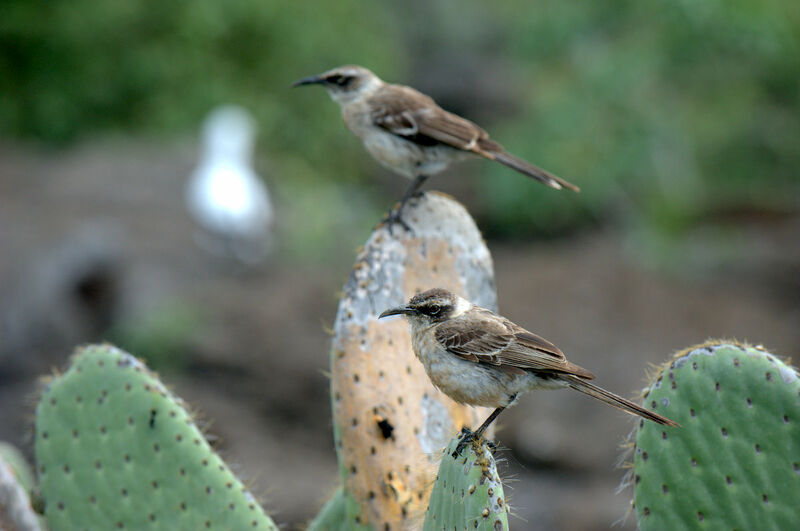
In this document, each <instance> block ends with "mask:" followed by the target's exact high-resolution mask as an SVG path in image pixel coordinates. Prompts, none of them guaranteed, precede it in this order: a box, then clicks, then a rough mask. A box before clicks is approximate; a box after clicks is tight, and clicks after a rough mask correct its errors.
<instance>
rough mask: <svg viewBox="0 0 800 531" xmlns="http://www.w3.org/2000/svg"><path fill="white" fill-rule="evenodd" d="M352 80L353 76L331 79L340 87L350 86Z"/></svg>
mask: <svg viewBox="0 0 800 531" xmlns="http://www.w3.org/2000/svg"><path fill="white" fill-rule="evenodd" d="M352 80H353V76H336V77H335V78H334V79H333V82H334V83H336V84H337V85H339V86H340V87H346V86H347V85H349V84H350V82H351V81H352Z"/></svg>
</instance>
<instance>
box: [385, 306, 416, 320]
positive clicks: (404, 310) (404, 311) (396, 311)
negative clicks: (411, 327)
mask: <svg viewBox="0 0 800 531" xmlns="http://www.w3.org/2000/svg"><path fill="white" fill-rule="evenodd" d="M414 312H416V310H415V309H414V308H409V307H408V306H399V307H397V308H389V309H388V310H386V311H385V312H383V313H382V314H380V315H379V316H378V319H383V318H384V317H389V316H390V315H408V314H411V313H414Z"/></svg>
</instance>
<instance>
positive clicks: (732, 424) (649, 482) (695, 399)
mask: <svg viewBox="0 0 800 531" xmlns="http://www.w3.org/2000/svg"><path fill="white" fill-rule="evenodd" d="M645 403H646V405H649V406H650V408H651V409H654V410H655V411H658V412H659V413H662V414H664V415H667V416H669V417H670V418H672V419H674V420H675V421H677V422H679V423H680V424H681V425H682V427H680V428H668V427H664V426H659V425H656V424H653V423H651V422H644V423H641V424H640V428H639V430H638V433H637V435H636V445H635V447H634V448H635V453H634V469H633V482H634V506H635V510H636V517H637V520H638V523H639V527H640V529H643V530H648V529H689V528H692V529H694V528H701V527H702V528H708V529H797V528H798V525H800V524H799V523H798V522H800V518H799V517H798V514H800V513H798V503H799V502H800V379H798V376H797V374H796V372H795V371H794V369H792V368H791V367H789V366H787V365H786V364H784V363H783V362H781V361H780V360H778V359H777V358H775V357H774V356H773V355H771V354H768V353H767V352H764V351H763V350H761V349H757V348H754V347H750V346H747V345H740V344H736V343H722V342H709V343H707V344H704V345H700V346H698V347H694V348H692V349H688V350H686V351H683V352H681V353H679V354H678V355H677V356H676V357H675V358H674V359H673V360H672V361H671V362H670V363H668V364H667V365H666V366H665V367H664V368H663V370H662V371H661V373H660V375H659V376H658V379H657V380H656V382H655V383H654V384H653V385H652V386H651V387H650V388H649V389H648V391H647V394H646V395H645Z"/></svg>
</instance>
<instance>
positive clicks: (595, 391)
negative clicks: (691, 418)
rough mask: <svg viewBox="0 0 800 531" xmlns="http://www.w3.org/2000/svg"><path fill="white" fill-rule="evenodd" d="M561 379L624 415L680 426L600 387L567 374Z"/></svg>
mask: <svg viewBox="0 0 800 531" xmlns="http://www.w3.org/2000/svg"><path fill="white" fill-rule="evenodd" d="M561 378H562V379H563V380H564V381H566V382H567V385H569V386H570V387H572V388H573V389H575V390H576V391H580V392H581V393H584V394H587V395H589V396H591V397H592V398H596V399H597V400H600V401H601V402H605V403H606V404H608V405H610V406H613V407H615V408H617V409H621V410H622V411H624V412H626V413H630V414H631V415H638V416H640V417H644V418H646V419H647V420H652V421H653V422H656V423H658V424H664V425H667V426H674V427H679V426H680V424H678V423H677V422H675V421H673V420H670V419H668V418H666V417H662V416H661V415H659V414H658V413H654V412H652V411H650V410H648V409H645V408H643V407H642V406H640V405H638V404H634V403H633V402H631V401H630V400H627V399H625V398H622V397H621V396H617V395H615V394H614V393H612V392H611V391H606V390H605V389H603V388H602V387H597V386H596V385H594V384H590V383H589V382H587V381H585V380H582V379H581V378H578V377H577V376H572V375H569V374H567V375H563V376H562V377H561Z"/></svg>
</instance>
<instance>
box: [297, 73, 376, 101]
mask: <svg viewBox="0 0 800 531" xmlns="http://www.w3.org/2000/svg"><path fill="white" fill-rule="evenodd" d="M382 84H383V81H381V80H380V78H379V77H378V76H376V75H375V74H373V73H372V72H370V71H369V70H367V69H366V68H364V67H363V66H357V65H346V66H339V67H336V68H333V69H331V70H328V71H327V72H323V73H321V74H318V75H316V76H310V77H304V78H303V79H298V80H297V81H295V82H294V83H292V86H293V87H300V86H302V85H322V86H323V87H325V89H326V90H327V91H328V94H330V96H331V98H332V99H333V101H336V102H338V103H346V102H348V101H350V100H353V99H355V98H358V97H360V96H363V95H364V94H368V93H370V92H372V91H373V90H375V89H377V88H379V87H380V86H381V85H382Z"/></svg>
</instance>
